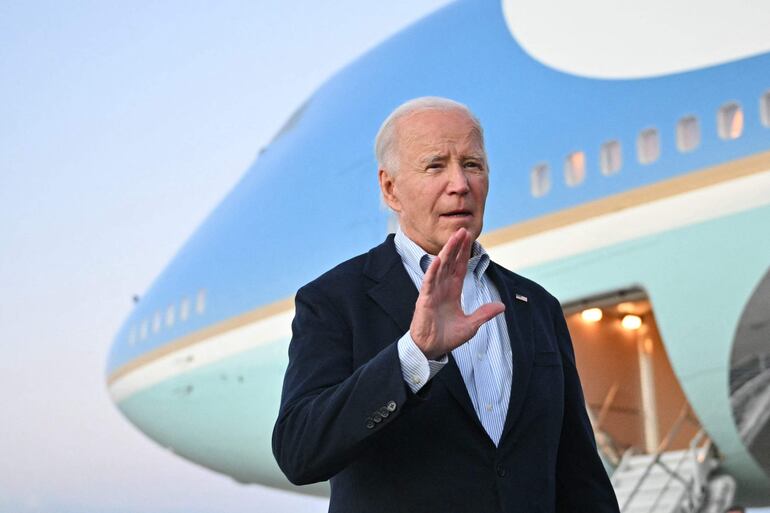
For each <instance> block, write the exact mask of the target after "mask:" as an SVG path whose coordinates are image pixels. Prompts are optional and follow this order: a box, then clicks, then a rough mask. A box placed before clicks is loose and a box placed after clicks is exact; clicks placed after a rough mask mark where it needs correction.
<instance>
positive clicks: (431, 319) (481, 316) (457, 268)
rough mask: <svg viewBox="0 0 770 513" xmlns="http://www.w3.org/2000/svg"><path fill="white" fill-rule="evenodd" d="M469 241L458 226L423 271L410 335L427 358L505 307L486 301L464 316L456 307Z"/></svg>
mask: <svg viewBox="0 0 770 513" xmlns="http://www.w3.org/2000/svg"><path fill="white" fill-rule="evenodd" d="M472 242H473V241H472V240H471V236H470V234H469V233H468V232H467V231H466V230H465V229H463V228H461V229H459V230H458V231H457V232H456V233H455V234H454V235H452V237H450V238H449V240H448V241H447V243H446V244H445V245H444V247H443V248H442V249H441V252H440V253H439V254H438V256H437V257H436V259H435V260H434V261H433V262H432V263H431V265H430V267H428V270H427V272H426V273H425V278H424V279H423V283H422V288H421V289H420V295H419V297H418V298H417V303H416V304H415V311H414V317H413V318H412V325H411V326H410V334H411V336H412V339H413V340H414V341H415V343H416V344H417V346H418V347H419V348H420V349H421V350H422V352H423V353H425V355H426V356H427V357H428V358H431V359H435V358H437V357H439V356H441V355H443V354H446V353H448V352H449V351H451V350H452V349H454V348H456V347H458V346H460V345H462V344H464V343H465V342H467V341H468V340H470V339H471V338H472V337H473V335H475V334H476V332H477V331H478V329H479V327H481V325H482V324H484V323H485V322H487V321H488V320H489V319H491V318H492V317H494V316H495V315H497V314H499V313H500V312H502V311H503V310H504V309H505V306H504V305H503V304H502V303H499V302H497V303H487V304H485V305H482V306H481V307H479V308H478V309H477V310H476V311H475V312H473V313H471V314H470V315H465V312H463V310H462V307H461V306H460V295H461V293H462V290H463V279H464V278H465V272H466V270H467V267H468V258H469V257H470V250H471V244H472Z"/></svg>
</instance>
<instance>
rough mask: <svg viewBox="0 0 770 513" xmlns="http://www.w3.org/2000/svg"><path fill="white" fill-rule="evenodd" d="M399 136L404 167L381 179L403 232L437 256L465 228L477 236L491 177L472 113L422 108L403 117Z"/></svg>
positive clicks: (383, 190)
mask: <svg viewBox="0 0 770 513" xmlns="http://www.w3.org/2000/svg"><path fill="white" fill-rule="evenodd" d="M396 137H397V142H396V150H397V152H398V163H399V169H398V171H397V172H396V173H395V174H390V173H389V171H390V170H387V171H386V170H382V169H381V170H380V172H379V178H380V188H381V189H382V193H383V196H384V198H385V201H386V202H387V204H388V206H390V208H392V209H393V210H394V211H396V212H397V213H398V215H399V222H400V224H401V229H402V230H403V231H404V233H405V234H406V235H407V236H408V237H409V238H410V239H412V240H413V241H414V242H416V243H417V244H418V245H419V246H420V247H422V249H424V250H425V251H427V252H428V253H430V254H433V255H436V254H438V252H439V251H440V250H441V248H442V247H443V246H444V244H445V243H446V241H447V240H449V237H450V236H451V235H452V234H453V233H455V232H456V231H457V230H458V229H459V228H461V227H462V228H465V229H467V230H468V231H469V232H470V234H471V236H472V237H473V239H474V240H475V239H476V238H477V237H478V236H479V234H480V233H481V228H482V226H483V222H484V204H485V202H486V199H487V190H488V189H489V176H488V171H487V163H486V155H485V153H484V147H483V144H482V142H481V137H480V134H479V133H478V131H477V130H476V129H475V127H474V125H473V122H472V121H471V119H470V118H469V117H468V115H467V114H465V113H464V112H463V111H461V110H449V111H441V110H424V111H418V112H415V113H413V114H410V115H407V116H406V117H404V118H401V119H400V120H398V123H397V126H396ZM390 172H392V171H390Z"/></svg>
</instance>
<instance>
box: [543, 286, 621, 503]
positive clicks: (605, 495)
mask: <svg viewBox="0 0 770 513" xmlns="http://www.w3.org/2000/svg"><path fill="white" fill-rule="evenodd" d="M554 302H555V307H554V311H553V314H552V315H553V316H554V324H555V329H556V335H557V337H558V341H559V349H560V351H561V353H562V361H563V366H562V368H563V369H564V418H563V421H562V428H561V438H560V441H559V450H558V454H557V461H556V511H557V512H560V513H618V512H619V508H618V501H617V499H616V498H615V491H614V490H613V489H612V484H611V483H610V480H609V478H608V477H607V472H606V471H605V469H604V465H603V464H602V461H601V458H600V457H599V453H598V452H597V449H596V441H595V440H594V434H593V428H592V427H591V421H590V420H589V418H588V414H587V413H586V408H585V399H584V398H583V389H582V387H581V385H580V378H579V376H578V372H577V368H576V365H575V352H574V349H573V347H572V340H571V338H570V335H569V330H568V329H567V323H566V321H565V320H564V314H563V313H562V311H561V306H560V305H559V303H558V301H554Z"/></svg>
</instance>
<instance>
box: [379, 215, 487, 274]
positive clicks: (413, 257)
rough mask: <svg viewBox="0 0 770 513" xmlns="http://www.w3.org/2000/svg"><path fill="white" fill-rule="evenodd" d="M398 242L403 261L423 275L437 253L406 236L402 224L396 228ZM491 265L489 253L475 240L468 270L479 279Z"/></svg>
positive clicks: (396, 240) (397, 247)
mask: <svg viewBox="0 0 770 513" xmlns="http://www.w3.org/2000/svg"><path fill="white" fill-rule="evenodd" d="M393 242H395V244H396V251H397V252H398V254H399V256H401V261H402V262H404V265H406V266H407V267H409V269H411V270H412V271H413V272H415V273H417V275H418V276H420V277H422V276H423V275H424V274H425V271H427V270H428V266H430V264H431V262H433V259H434V258H436V257H435V255H431V254H429V253H427V252H426V251H425V250H424V249H422V248H421V247H420V246H418V245H417V243H415V242H414V241H413V240H412V239H410V238H409V237H407V236H406V234H405V233H404V232H403V231H402V230H401V226H399V227H398V229H397V230H396V236H395V239H394V241H393ZM487 267H489V255H488V254H487V252H486V250H484V247H483V246H482V245H481V244H480V243H479V242H478V241H473V246H472V249H471V258H470V260H468V271H469V272H472V273H473V274H474V275H475V276H476V278H477V279H480V278H481V276H482V275H483V274H484V273H485V272H486V270H487Z"/></svg>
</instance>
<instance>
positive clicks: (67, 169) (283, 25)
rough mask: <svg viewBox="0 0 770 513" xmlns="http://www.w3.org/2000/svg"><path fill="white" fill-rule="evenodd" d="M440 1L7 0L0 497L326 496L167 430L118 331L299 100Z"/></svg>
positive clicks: (0, 83)
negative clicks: (128, 402) (304, 491)
mask: <svg viewBox="0 0 770 513" xmlns="http://www.w3.org/2000/svg"><path fill="white" fill-rule="evenodd" d="M446 3H447V1H446V0H394V1H389V2H375V1H372V0H356V1H353V0H343V1H338V2H332V3H329V2H324V3H318V2H310V1H306V2H291V3H287V2H280V1H277V0H272V1H260V2H253V1H223V2H201V1H165V2H149V1H138V2H122V3H118V2H98V1H91V2H89V1H77V2H56V1H50V2H39V1H36V2H24V1H13V0H10V1H9V0H6V1H3V2H1V3H0V98H1V100H0V177H1V178H2V181H1V182H0V418H2V421H0V512H1V513H6V512H8V513H21V512H27V511H30V512H33V511H34V512H45V513H68V512H72V513H91V512H93V513H97V512H98V513H118V512H120V513H124V512H125V513H129V512H130V513H142V512H148V513H149V512H152V513H166V512H180V513H181V512H184V513H198V512H200V513H204V512H217V513H219V512H223V511H226V512H236V513H237V512H241V511H242V512H246V511H248V512H255V511H278V510H280V511H283V512H286V513H291V512H322V511H326V508H327V503H326V501H325V500H321V499H314V498H307V497H303V496H300V495H295V494H289V493H286V492H278V491H274V490H270V489H267V488H263V487H260V486H243V485H238V484H236V483H234V482H233V481H232V480H230V479H229V478H227V477H223V476H220V475H218V474H215V473H213V472H211V471H209V470H206V469H203V468H201V467H198V466H196V465H194V464H192V463H189V462H187V461H185V460H182V459H181V458H178V457H176V456H173V455H171V454H169V453H167V452H166V451H165V450H162V449H160V448H159V447H158V446H156V445H155V444H154V443H153V442H151V441H150V440H149V439H147V438H146V437H145V436H144V435H142V434H141V433H139V432H138V431H137V430H136V429H135V428H134V427H133V426H131V425H130V424H129V423H128V422H127V421H126V420H125V419H123V417H122V416H121V415H120V413H119V412H118V410H117V409H116V408H115V407H114V406H113V405H112V403H111V401H110V400H109V397H108V395H107V392H106V389H105V385H104V366H105V361H106V356H107V351H108V349H109V345H110V343H111V340H112V337H113V335H114V333H115V332H116V331H117V329H118V328H119V326H120V324H121V322H122V321H123V319H124V318H125V316H126V315H127V314H128V312H129V310H130V309H131V296H132V295H133V294H142V293H143V292H144V291H145V290H146V289H147V287H148V286H149V284H150V283H151V282H152V280H153V279H154V278H155V277H156V276H157V274H158V273H160V271H161V270H162V269H163V268H164V266H165V265H166V263H167V262H168V261H169V260H170V259H171V257H172V256H173V255H174V253H175V252H176V251H177V249H179V247H180V246H181V245H182V243H183V242H184V241H185V240H186V239H187V237H188V236H189V235H190V234H191V233H192V232H193V231H194V230H195V228H196V227H197V226H198V225H199V224H200V222H201V221H202V220H203V219H204V218H205V216H206V215H207V214H208V213H209V212H210V211H211V210H212V208H213V207H214V206H215V205H216V204H217V203H218V202H219V201H220V200H221V199H222V198H223V196H224V195H225V194H226V192H227V191H228V190H229V189H230V188H231V187H232V186H233V185H234V184H235V182H236V181H237V180H238V178H239V177H240V176H241V175H242V174H243V173H244V172H245V170H246V168H247V167H248V166H249V164H250V163H251V162H252V161H253V160H254V157H255V156H256V155H257V152H258V151H259V149H260V148H261V147H262V146H264V145H265V144H266V143H267V142H268V141H269V140H270V138H271V137H272V136H273V134H274V133H275V132H276V131H277V130H278V128H279V127H280V126H281V125H282V124H283V122H284V121H285V120H286V118H287V117H288V116H289V115H290V114H291V112H292V111H293V110H294V108H295V107H297V106H298V105H299V104H301V103H302V101H303V100H304V99H305V98H306V97H307V96H308V95H309V94H310V93H311V92H312V91H313V90H314V89H316V88H317V87H318V86H319V85H320V84H321V83H322V82H323V81H324V80H326V79H327V78H329V77H330V76H331V75H332V74H333V73H334V72H335V71H337V70H338V69H340V68H341V67H342V66H344V65H345V64H347V63H349V62H350V61H351V60H352V59H354V58H355V57H357V56H359V55H361V54H362V53H363V52H364V51H366V50H367V49H368V48H371V47H372V46H374V45H376V44H377V43H379V42H380V41H382V40H384V39H385V38H387V37H388V36H389V35H391V34H393V33H394V32H396V31H398V30H399V29H400V28H402V27H404V26H406V25H408V24H409V23H411V22H413V21H416V20H417V19H419V18H420V17H422V16H423V15H425V14H427V13H429V12H431V11H433V10H435V9H436V8H438V7H440V6H442V5H444V4H446Z"/></svg>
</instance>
